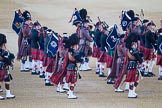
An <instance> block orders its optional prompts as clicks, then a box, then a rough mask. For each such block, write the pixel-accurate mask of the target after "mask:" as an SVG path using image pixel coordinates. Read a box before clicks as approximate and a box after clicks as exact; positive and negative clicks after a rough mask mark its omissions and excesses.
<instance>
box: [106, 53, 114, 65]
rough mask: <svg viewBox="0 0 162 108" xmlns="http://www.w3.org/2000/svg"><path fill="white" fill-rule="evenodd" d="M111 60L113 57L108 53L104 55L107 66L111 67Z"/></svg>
mask: <svg viewBox="0 0 162 108" xmlns="http://www.w3.org/2000/svg"><path fill="white" fill-rule="evenodd" d="M112 62H113V58H112V57H111V56H110V55H108V54H107V55H106V65H107V68H111V67H112Z"/></svg>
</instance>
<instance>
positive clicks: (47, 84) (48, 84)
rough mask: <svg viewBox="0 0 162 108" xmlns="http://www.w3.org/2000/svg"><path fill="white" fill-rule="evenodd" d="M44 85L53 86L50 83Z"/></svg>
mask: <svg viewBox="0 0 162 108" xmlns="http://www.w3.org/2000/svg"><path fill="white" fill-rule="evenodd" d="M45 86H53V84H51V83H45Z"/></svg>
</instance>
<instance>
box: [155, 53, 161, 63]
mask: <svg viewBox="0 0 162 108" xmlns="http://www.w3.org/2000/svg"><path fill="white" fill-rule="evenodd" d="M156 65H160V66H162V55H160V54H158V55H157V61H156Z"/></svg>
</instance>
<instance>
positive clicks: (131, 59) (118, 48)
mask: <svg viewBox="0 0 162 108" xmlns="http://www.w3.org/2000/svg"><path fill="white" fill-rule="evenodd" d="M104 25H105V24H104V23H103V22H101V21H99V22H98V23H97V24H96V30H95V35H94V46H93V57H94V58H97V59H96V74H99V77H105V75H104V64H106V67H107V69H108V70H107V71H108V72H107V75H108V76H107V84H114V88H115V92H120V93H121V92H124V90H122V89H121V88H120V86H121V85H122V84H123V83H122V82H125V84H126V87H125V90H128V91H129V92H128V98H137V96H138V95H137V93H136V92H135V90H136V87H137V85H138V83H139V81H140V80H141V79H142V77H153V76H155V74H154V73H153V66H154V64H155V58H157V63H156V64H157V65H159V77H158V80H162V67H161V66H162V55H161V54H162V36H161V35H162V31H161V28H160V29H158V30H156V25H155V24H154V23H153V21H149V20H147V19H144V20H142V21H141V20H140V18H139V17H137V16H135V13H134V11H133V10H129V11H124V12H122V16H121V27H122V30H123V31H124V34H122V35H120V34H119V32H118V30H117V26H116V25H114V26H113V27H109V28H107V27H105V26H104ZM161 26H162V22H161ZM156 52H157V56H156ZM124 76H125V79H124Z"/></svg>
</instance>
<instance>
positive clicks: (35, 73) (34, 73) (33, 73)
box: [31, 72, 39, 75]
mask: <svg viewBox="0 0 162 108" xmlns="http://www.w3.org/2000/svg"><path fill="white" fill-rule="evenodd" d="M31 74H32V75H39V73H37V72H32V73H31Z"/></svg>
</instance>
